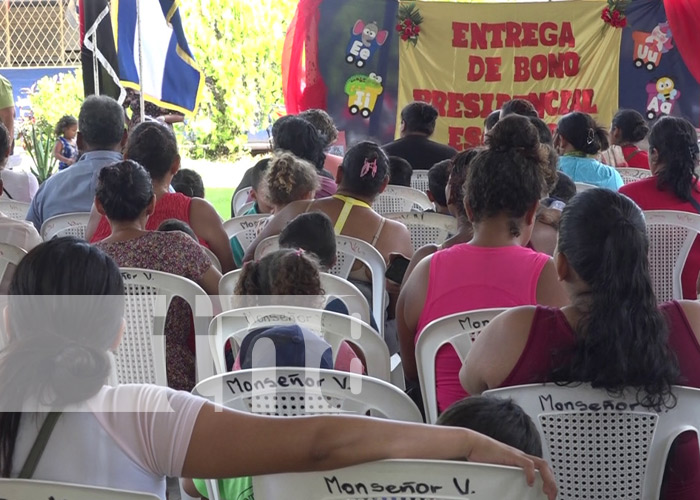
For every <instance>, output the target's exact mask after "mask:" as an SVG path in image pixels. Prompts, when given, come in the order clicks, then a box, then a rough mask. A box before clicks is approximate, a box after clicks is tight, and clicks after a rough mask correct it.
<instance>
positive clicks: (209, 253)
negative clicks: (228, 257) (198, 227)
mask: <svg viewBox="0 0 700 500" xmlns="http://www.w3.org/2000/svg"><path fill="white" fill-rule="evenodd" d="M200 246H201V247H202V251H203V252H204V254H205V255H206V256H207V257H209V260H210V261H211V265H212V266H214V267H215V268H216V269H217V270H218V271H219V272H221V262H219V258H218V257H217V256H216V254H215V253H214V252H212V251H211V250H209V249H208V248H207V247H205V246H204V245H200Z"/></svg>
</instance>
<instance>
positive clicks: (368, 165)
mask: <svg viewBox="0 0 700 500" xmlns="http://www.w3.org/2000/svg"><path fill="white" fill-rule="evenodd" d="M368 173H371V174H372V177H374V176H375V175H377V159H376V158H375V159H374V160H372V161H369V160H368V159H367V158H365V163H364V164H363V165H362V170H360V177H364V176H365V175H367V174H368Z"/></svg>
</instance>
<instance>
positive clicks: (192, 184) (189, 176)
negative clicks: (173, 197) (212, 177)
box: [170, 168, 204, 198]
mask: <svg viewBox="0 0 700 500" xmlns="http://www.w3.org/2000/svg"><path fill="white" fill-rule="evenodd" d="M170 185H171V186H172V187H173V189H174V190H175V192H176V193H182V194H184V195H185V196H188V197H190V198H204V181H203V180H202V176H201V175H199V174H198V173H197V172H195V171H194V170H191V169H189V168H181V169H180V170H178V171H177V173H176V174H175V175H174V176H173V180H172V182H171V183H170Z"/></svg>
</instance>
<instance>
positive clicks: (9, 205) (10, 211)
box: [0, 200, 29, 220]
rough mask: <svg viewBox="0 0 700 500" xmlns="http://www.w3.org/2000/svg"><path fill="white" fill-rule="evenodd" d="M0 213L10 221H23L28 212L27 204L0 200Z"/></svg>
mask: <svg viewBox="0 0 700 500" xmlns="http://www.w3.org/2000/svg"><path fill="white" fill-rule="evenodd" d="M0 212H2V213H4V214H5V215H7V216H8V217H9V218H10V219H15V220H24V219H26V218H27V212H29V203H25V202H23V201H14V200H0Z"/></svg>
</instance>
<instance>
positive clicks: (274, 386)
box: [192, 367, 423, 423]
mask: <svg viewBox="0 0 700 500" xmlns="http://www.w3.org/2000/svg"><path fill="white" fill-rule="evenodd" d="M192 393H193V394H195V395H197V396H202V397H204V398H207V399H210V400H211V401H212V402H215V403H217V404H220V405H223V406H225V407H226V408H231V409H233V410H238V411H243V412H247V413H255V414H259V415H277V416H284V417H291V416H298V415H314V414H353V415H366V414H368V412H371V414H372V416H375V417H383V418H388V419H390V420H400V421H403V422H417V423H422V422H423V417H421V414H420V411H418V408H417V407H416V405H415V404H414V403H413V401H411V398H409V397H408V396H407V395H406V394H405V393H404V392H403V391H401V390H399V389H398V388H396V387H394V386H393V385H391V384H389V383H387V382H384V381H383V380H379V379H377V378H374V377H368V376H365V375H360V374H358V373H350V372H344V371H338V370H327V369H319V368H297V367H272V368H252V369H248V370H238V371H234V372H228V373H223V374H220V375H215V376H213V377H210V378H208V379H206V380H203V381H202V382H200V383H199V384H197V386H196V387H195V388H194V390H193V391H192Z"/></svg>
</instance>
